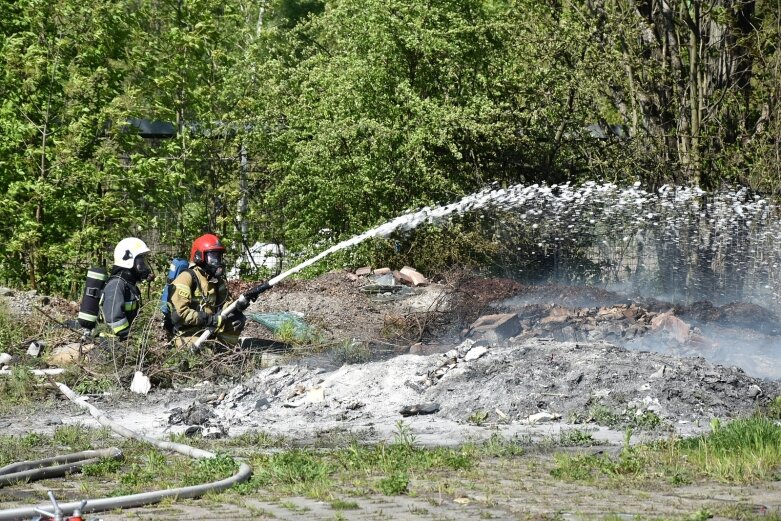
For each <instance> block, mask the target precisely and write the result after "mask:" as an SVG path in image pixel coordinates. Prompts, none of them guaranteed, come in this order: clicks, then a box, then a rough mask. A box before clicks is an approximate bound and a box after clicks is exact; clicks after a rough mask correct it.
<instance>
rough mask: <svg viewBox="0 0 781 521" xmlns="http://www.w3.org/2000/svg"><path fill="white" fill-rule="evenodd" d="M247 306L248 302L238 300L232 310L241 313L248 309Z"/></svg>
mask: <svg viewBox="0 0 781 521" xmlns="http://www.w3.org/2000/svg"><path fill="white" fill-rule="evenodd" d="M249 304H250V301H249V300H247V299H241V298H240V299H239V300H237V301H236V307H235V308H233V309H235V310H236V311H238V312H239V313H241V312H242V311H244V310H245V309H247V308H248V307H249Z"/></svg>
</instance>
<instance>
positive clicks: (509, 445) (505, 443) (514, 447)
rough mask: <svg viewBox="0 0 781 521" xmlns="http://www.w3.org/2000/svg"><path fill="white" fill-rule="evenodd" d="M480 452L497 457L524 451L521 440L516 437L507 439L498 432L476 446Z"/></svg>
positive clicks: (516, 454) (518, 453)
mask: <svg viewBox="0 0 781 521" xmlns="http://www.w3.org/2000/svg"><path fill="white" fill-rule="evenodd" d="M477 450H478V451H479V452H480V453H481V454H485V455H487V456H490V457H494V458H498V457H503V456H521V455H522V454H523V453H524V449H523V447H522V444H521V442H519V441H518V440H517V439H512V440H507V439H505V438H504V437H502V436H501V435H500V434H497V433H494V434H492V435H491V437H490V438H488V439H487V440H486V441H485V442H483V443H482V444H481V445H479V446H478V447H477Z"/></svg>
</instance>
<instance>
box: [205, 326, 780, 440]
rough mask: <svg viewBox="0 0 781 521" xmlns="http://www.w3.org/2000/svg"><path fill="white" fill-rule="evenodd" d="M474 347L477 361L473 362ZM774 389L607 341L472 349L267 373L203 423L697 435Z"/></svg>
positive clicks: (738, 373) (288, 429)
mask: <svg viewBox="0 0 781 521" xmlns="http://www.w3.org/2000/svg"><path fill="white" fill-rule="evenodd" d="M474 349H478V350H480V356H471V355H470V353H471V352H472V351H473V350H474ZM779 393H781V384H780V383H779V382H774V381H764V380H761V379H758V378H754V377H751V376H748V375H747V374H746V373H745V372H743V371H742V370H741V369H738V368H735V367H725V366H721V365H716V364H712V363H709V362H707V361H706V360H704V359H703V358H677V357H673V356H668V355H664V354H660V353H652V352H639V351H628V350H626V349H624V348H621V347H617V346H614V345H611V344H608V343H605V342H592V343H580V342H557V341H553V340H550V339H525V340H520V339H514V340H511V341H510V342H508V343H507V345H503V346H498V345H488V346H486V345H482V344H481V343H475V342H472V341H467V342H464V343H463V344H462V345H460V346H454V348H453V349H452V350H450V351H449V352H447V353H444V354H439V355H430V356H416V355H403V356H399V357H395V358H392V359H390V360H386V361H382V362H372V363H368V364H358V365H352V366H348V365H345V366H343V367H341V368H339V369H338V370H335V371H330V372H329V371H325V370H323V369H320V368H308V367H304V366H300V365H285V366H275V367H271V368H268V369H265V370H262V371H260V372H259V373H257V374H256V375H255V376H254V377H253V378H251V379H250V380H248V381H247V382H245V383H243V384H242V385H239V386H237V387H235V388H234V389H233V390H232V391H230V392H228V393H227V394H226V395H225V397H224V398H223V400H222V401H221V402H220V403H218V404H217V405H216V407H214V409H213V415H211V416H210V418H209V420H208V422H207V425H206V426H205V427H206V428H208V427H215V428H219V429H221V430H224V431H225V432H227V433H228V434H230V435H236V434H240V433H242V432H245V431H248V430H258V429H260V430H264V431H266V432H269V433H272V434H277V435H284V436H291V437H295V438H297V439H299V440H304V439H309V440H312V439H316V438H317V437H318V436H322V435H323V433H328V432H333V431H340V432H349V433H354V434H358V433H363V435H364V436H365V435H367V433H372V432H373V433H375V434H378V433H382V432H385V433H387V432H388V431H390V430H392V427H393V425H395V424H396V422H398V421H399V420H401V419H405V421H406V420H409V419H416V418H419V419H418V420H416V421H420V422H425V423H421V424H418V428H420V429H422V430H423V431H425V432H426V433H427V434H428V435H430V436H432V437H434V439H436V437H437V436H439V437H440V438H441V439H442V440H445V439H447V440H450V441H453V436H456V435H455V434H454V432H456V431H457V430H458V426H462V427H463V426H467V425H469V424H470V423H475V422H474V418H480V422H479V423H480V424H481V425H483V426H485V425H491V426H493V428H498V429H500V430H501V429H503V428H512V427H516V428H517V427H519V426H524V425H533V424H537V423H539V421H541V420H537V418H545V419H546V420H545V421H546V422H555V421H559V420H560V421H561V422H566V423H567V424H571V425H580V426H581V427H583V428H587V427H589V426H590V427H593V428H597V427H599V426H602V427H611V428H616V429H621V428H624V427H626V426H632V425H634V426H635V427H637V426H638V425H640V424H639V422H638V421H637V418H649V417H650V418H656V419H658V422H656V421H655V422H652V426H653V427H654V428H656V429H658V430H659V432H660V433H661V432H669V431H670V430H673V431H678V432H688V433H691V432H692V431H697V430H698V429H699V430H702V429H706V428H707V426H708V425H709V421H710V419H712V418H720V419H729V418H735V417H739V416H741V415H745V414H750V413H751V412H753V411H754V410H756V408H757V407H761V406H763V405H764V404H766V403H767V402H768V401H769V400H770V399H772V397H774V396H776V395H778V394H779ZM420 404H436V407H433V406H431V407H429V408H430V409H431V410H432V411H433V412H431V413H430V414H426V415H423V416H405V415H404V414H402V412H401V411H409V410H414V409H415V407H420ZM259 405H260V406H259ZM434 409H436V410H434ZM649 424H650V422H649ZM640 427H642V425H640ZM461 432H462V434H461V436H463V431H461ZM461 441H465V440H464V439H461Z"/></svg>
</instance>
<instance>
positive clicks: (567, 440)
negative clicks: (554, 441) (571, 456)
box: [559, 429, 599, 447]
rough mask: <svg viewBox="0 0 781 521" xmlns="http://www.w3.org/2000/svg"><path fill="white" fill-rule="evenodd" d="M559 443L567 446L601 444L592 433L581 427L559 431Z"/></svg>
mask: <svg viewBox="0 0 781 521" xmlns="http://www.w3.org/2000/svg"><path fill="white" fill-rule="evenodd" d="M559 443H560V444H561V445H563V446H565V447H591V446H593V445H598V444H599V442H598V441H597V440H595V439H594V438H593V437H592V436H591V434H589V433H588V432H586V431H582V430H580V429H572V430H562V431H561V432H560V433H559Z"/></svg>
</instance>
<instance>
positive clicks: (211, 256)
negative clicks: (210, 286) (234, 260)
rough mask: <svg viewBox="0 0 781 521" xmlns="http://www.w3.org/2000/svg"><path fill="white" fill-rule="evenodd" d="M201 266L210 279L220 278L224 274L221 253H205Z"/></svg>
mask: <svg viewBox="0 0 781 521" xmlns="http://www.w3.org/2000/svg"><path fill="white" fill-rule="evenodd" d="M203 264H204V266H203V269H204V270H205V271H206V273H208V274H209V275H211V276H212V277H215V278H220V277H222V276H223V275H224V274H225V264H223V262H222V252H221V251H207V252H206V255H205V259H204V263H203Z"/></svg>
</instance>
